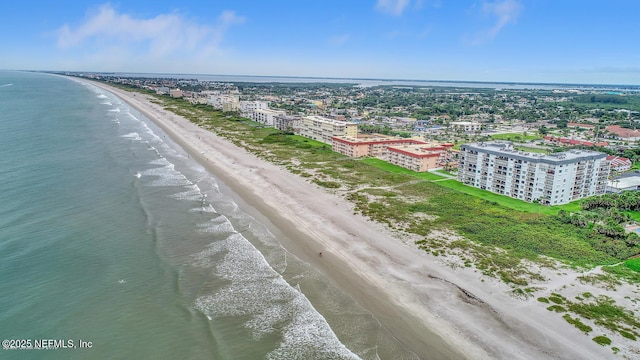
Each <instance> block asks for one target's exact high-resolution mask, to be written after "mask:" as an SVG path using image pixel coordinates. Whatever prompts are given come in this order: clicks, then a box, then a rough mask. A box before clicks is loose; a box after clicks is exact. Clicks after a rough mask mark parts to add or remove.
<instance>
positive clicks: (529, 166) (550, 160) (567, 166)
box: [458, 142, 610, 205]
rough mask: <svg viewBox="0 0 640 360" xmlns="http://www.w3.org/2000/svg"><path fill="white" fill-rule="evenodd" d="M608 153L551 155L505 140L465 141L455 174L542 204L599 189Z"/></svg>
mask: <svg viewBox="0 0 640 360" xmlns="http://www.w3.org/2000/svg"><path fill="white" fill-rule="evenodd" d="M606 157H607V154H604V153H600V152H596V151H587V150H570V151H566V152H562V153H554V154H550V155H546V154H536V153H527V152H521V151H518V150H515V149H514V148H513V144H512V143H510V142H489V143H472V144H464V145H462V146H461V148H460V154H459V166H458V180H460V181H461V182H462V183H464V184H466V185H470V186H474V187H478V188H481V189H485V190H488V191H491V192H494V193H498V194H503V195H506V196H510V197H513V198H517V199H522V200H524V201H528V202H534V201H538V202H540V203H541V204H545V205H558V204H565V203H568V202H571V201H574V200H577V199H581V198H585V197H588V196H592V195H598V194H604V192H605V190H606V186H607V178H608V176H609V168H610V163H609V161H607V160H606Z"/></svg>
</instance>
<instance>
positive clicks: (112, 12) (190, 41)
mask: <svg viewBox="0 0 640 360" xmlns="http://www.w3.org/2000/svg"><path fill="white" fill-rule="evenodd" d="M244 21H245V18H244V17H242V16H238V15H237V14H236V13H235V12H233V11H224V12H222V13H221V14H220V16H219V17H218V18H217V19H215V21H214V22H213V25H201V24H197V23H195V22H192V21H189V20H188V19H186V18H185V17H184V16H182V15H180V14H179V13H169V14H160V15H157V16H155V17H152V18H135V17H133V16H131V15H128V14H124V13H119V12H118V11H117V10H116V9H114V8H113V7H112V6H111V5H110V4H103V5H101V6H100V7H99V8H98V9H97V11H95V12H93V13H91V14H89V15H88V16H87V17H86V18H85V19H84V21H83V22H82V23H81V24H79V25H77V26H76V27H72V26H70V25H68V24H65V25H64V26H62V27H60V28H59V29H58V30H56V32H55V35H56V39H57V45H58V46H59V47H60V48H62V49H70V48H78V47H91V46H94V47H102V46H104V47H111V48H117V49H120V50H121V51H122V52H123V53H126V52H135V53H138V54H140V52H141V51H142V52H145V51H146V54H147V55H152V56H164V55H171V54H177V53H180V52H190V53H193V52H199V51H209V52H210V51H212V50H213V49H217V48H218V47H219V45H220V43H221V42H222V41H223V39H224V36H225V34H226V33H227V31H228V30H229V28H230V27H231V26H233V25H236V24H241V23H243V22H244Z"/></svg>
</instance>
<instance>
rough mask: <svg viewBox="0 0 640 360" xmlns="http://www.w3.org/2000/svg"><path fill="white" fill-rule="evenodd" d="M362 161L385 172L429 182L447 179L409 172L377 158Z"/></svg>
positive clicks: (431, 173) (425, 173) (426, 173)
mask: <svg viewBox="0 0 640 360" xmlns="http://www.w3.org/2000/svg"><path fill="white" fill-rule="evenodd" d="M361 161H362V162H363V163H365V164H369V165H372V166H375V167H377V168H379V169H382V170H384V171H388V172H391V173H394V174H403V175H408V176H411V177H414V178H416V179H421V180H429V181H433V180H442V179H446V177H445V176H440V175H438V174H436V173H433V172H428V171H426V172H415V171H413V170H409V169H406V168H403V167H401V166H398V165H394V164H390V163H388V162H386V161H383V160H380V159H376V158H366V159H362V160H361Z"/></svg>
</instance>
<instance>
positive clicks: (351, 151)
mask: <svg viewBox="0 0 640 360" xmlns="http://www.w3.org/2000/svg"><path fill="white" fill-rule="evenodd" d="M332 140H333V143H332V146H333V151H335V152H338V153H340V154H343V155H347V156H349V157H353V158H357V157H363V156H372V157H379V158H382V157H383V155H384V151H385V150H386V149H387V146H391V145H405V144H406V145H409V144H423V143H424V142H423V141H420V140H416V139H402V138H397V137H393V136H387V135H382V134H358V135H357V136H355V137H354V136H334V137H333V138H332Z"/></svg>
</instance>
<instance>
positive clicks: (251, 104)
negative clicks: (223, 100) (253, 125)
mask: <svg viewBox="0 0 640 360" xmlns="http://www.w3.org/2000/svg"><path fill="white" fill-rule="evenodd" d="M268 108H269V104H267V102H266V101H240V114H241V115H242V116H244V117H247V118H251V116H252V114H253V112H254V111H256V110H261V109H268Z"/></svg>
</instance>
